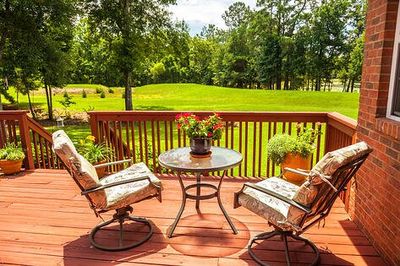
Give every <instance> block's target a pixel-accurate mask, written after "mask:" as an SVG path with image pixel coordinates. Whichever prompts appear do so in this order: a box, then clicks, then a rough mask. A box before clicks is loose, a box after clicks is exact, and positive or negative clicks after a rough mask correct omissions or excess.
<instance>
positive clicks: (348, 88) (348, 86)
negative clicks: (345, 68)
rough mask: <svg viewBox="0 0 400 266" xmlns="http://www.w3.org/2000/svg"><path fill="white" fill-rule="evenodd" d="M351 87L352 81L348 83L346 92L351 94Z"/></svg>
mask: <svg viewBox="0 0 400 266" xmlns="http://www.w3.org/2000/svg"><path fill="white" fill-rule="evenodd" d="M350 85H351V80H349V82H348V83H347V89H346V92H349V91H350Z"/></svg>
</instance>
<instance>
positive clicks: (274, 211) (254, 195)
mask: <svg viewBox="0 0 400 266" xmlns="http://www.w3.org/2000/svg"><path fill="white" fill-rule="evenodd" d="M256 185H258V186H260V187H263V188H265V189H268V190H271V191H273V192H275V193H278V194H280V195H282V196H284V197H286V198H288V199H293V197H294V195H295V194H296V192H297V190H298V189H299V187H298V186H296V185H294V184H292V183H289V182H287V181H285V180H283V179H281V178H278V177H271V178H268V179H266V180H263V181H260V182H258V183H256ZM238 201H239V204H240V205H242V206H243V207H245V208H247V209H248V210H250V211H252V212H254V213H256V214H257V215H259V216H261V217H263V218H265V219H267V220H268V221H269V222H270V223H272V224H274V225H275V226H277V227H279V228H281V229H282V230H295V229H297V227H296V226H297V225H298V224H299V223H300V221H301V218H302V217H303V215H304V212H302V211H300V210H298V209H297V208H294V207H291V206H290V205H289V204H287V203H285V202H283V201H281V200H279V199H277V198H275V197H273V196H269V195H267V194H265V193H263V192H260V191H257V190H255V189H253V188H250V187H246V188H245V189H244V190H243V192H242V193H241V194H240V195H239V197H238Z"/></svg>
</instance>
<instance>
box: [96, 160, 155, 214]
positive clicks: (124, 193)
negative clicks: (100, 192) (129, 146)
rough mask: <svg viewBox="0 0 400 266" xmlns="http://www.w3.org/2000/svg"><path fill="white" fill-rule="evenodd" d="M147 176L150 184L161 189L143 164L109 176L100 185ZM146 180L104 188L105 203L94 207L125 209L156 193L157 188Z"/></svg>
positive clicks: (99, 203)
mask: <svg viewBox="0 0 400 266" xmlns="http://www.w3.org/2000/svg"><path fill="white" fill-rule="evenodd" d="M142 176H148V177H149V178H150V180H151V183H152V184H154V185H156V186H159V187H161V181H160V180H159V179H158V178H157V177H156V176H155V175H154V174H153V173H152V172H151V171H150V170H149V168H147V166H146V165H145V164H144V163H137V164H134V165H132V166H130V167H129V168H127V169H125V170H122V171H120V172H118V173H115V174H112V175H109V176H107V177H105V178H103V179H101V180H100V184H101V185H106V184H110V183H115V182H118V181H122V180H127V179H134V178H139V177H142ZM151 183H150V182H149V181H148V180H142V181H137V182H132V183H128V184H124V185H119V186H115V187H110V188H106V189H105V190H104V192H105V196H106V197H105V198H106V201H105V202H97V203H96V207H98V208H101V209H104V210H110V209H118V208H122V207H125V206H127V205H130V204H133V203H135V202H138V201H141V200H143V199H145V198H148V197H151V196H154V195H156V194H157V193H158V190H157V188H156V187H155V186H154V185H152V184H151Z"/></svg>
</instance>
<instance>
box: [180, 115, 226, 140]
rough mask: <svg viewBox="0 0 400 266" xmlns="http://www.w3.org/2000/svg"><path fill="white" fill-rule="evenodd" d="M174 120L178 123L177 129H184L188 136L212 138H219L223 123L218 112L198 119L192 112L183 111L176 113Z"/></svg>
mask: <svg viewBox="0 0 400 266" xmlns="http://www.w3.org/2000/svg"><path fill="white" fill-rule="evenodd" d="M175 120H176V122H177V123H178V129H182V130H184V131H185V132H186V135H187V136H188V137H189V138H200V137H207V138H212V139H213V140H218V139H220V138H221V135H222V128H223V124H222V118H221V117H220V116H219V115H218V114H214V115H210V116H209V117H207V118H205V119H203V120H200V119H199V117H197V116H196V115H194V114H190V113H184V114H180V115H177V117H176V119H175Z"/></svg>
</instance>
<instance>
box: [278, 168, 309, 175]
mask: <svg viewBox="0 0 400 266" xmlns="http://www.w3.org/2000/svg"><path fill="white" fill-rule="evenodd" d="M285 172H292V173H295V174H298V175H302V176H308V175H309V173H310V171H308V170H303V169H293V168H290V167H285V168H284V169H283V173H285Z"/></svg>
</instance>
